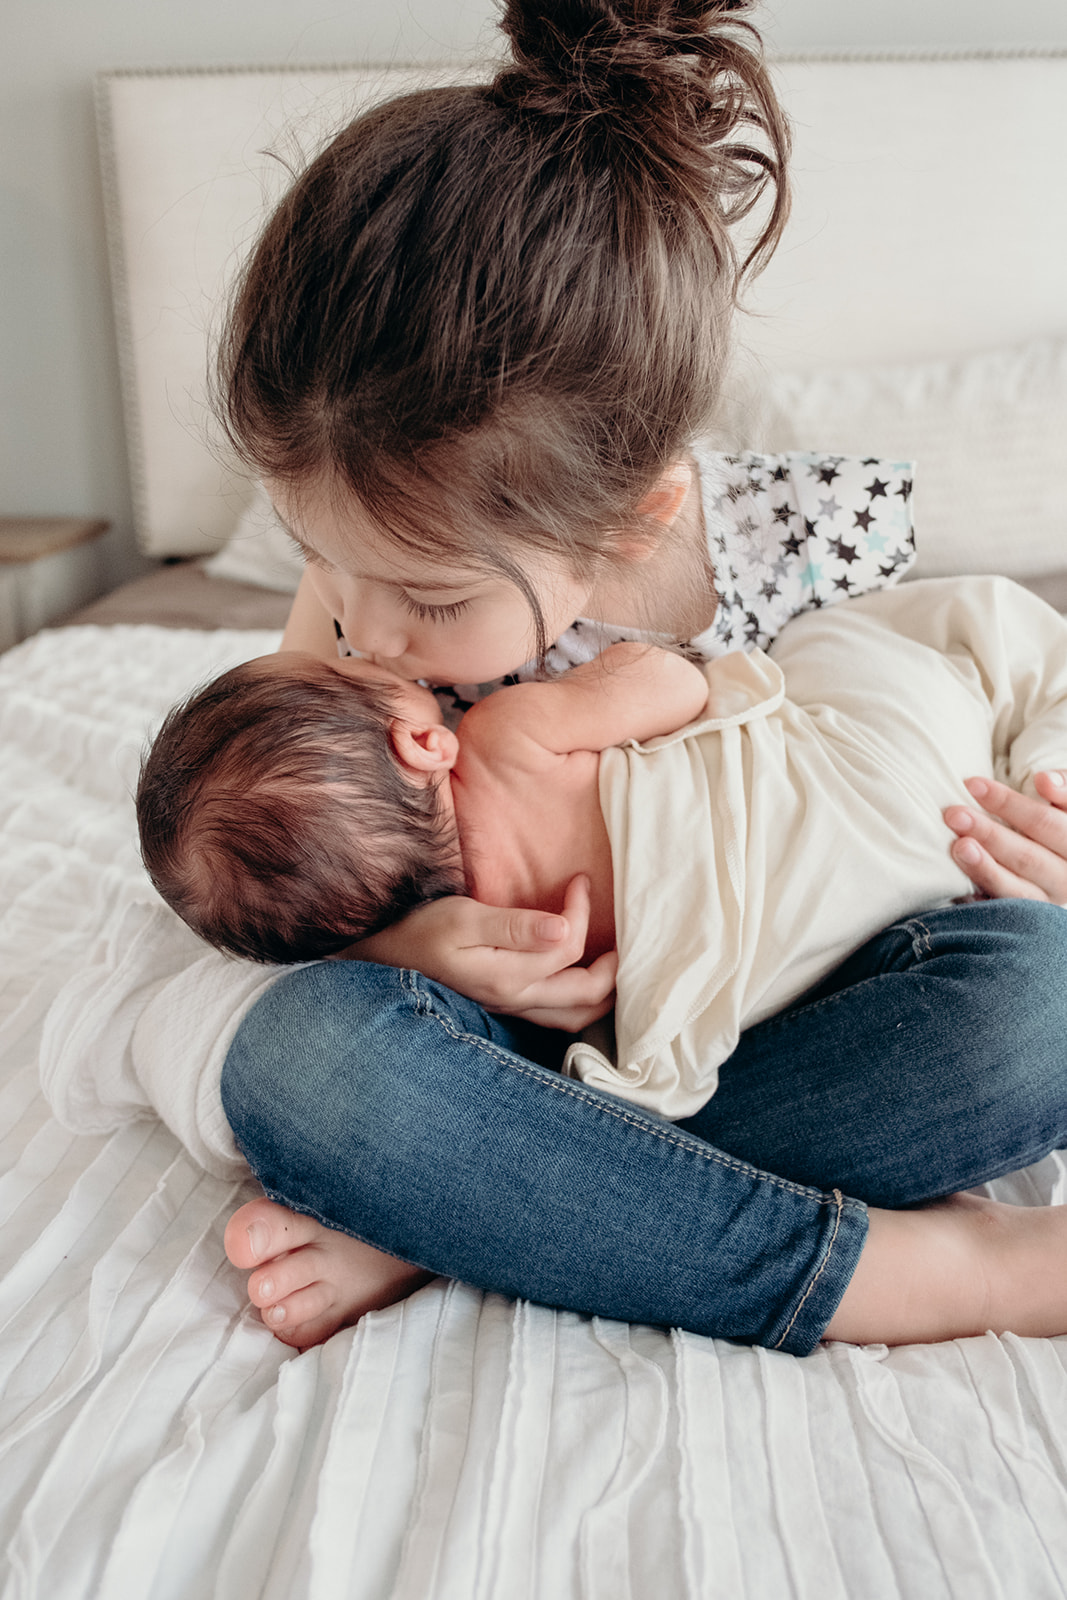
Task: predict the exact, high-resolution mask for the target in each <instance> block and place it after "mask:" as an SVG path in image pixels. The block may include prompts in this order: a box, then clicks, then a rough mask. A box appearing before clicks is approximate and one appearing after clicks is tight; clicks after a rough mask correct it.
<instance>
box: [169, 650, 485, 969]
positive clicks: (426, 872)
mask: <svg viewBox="0 0 1067 1600" xmlns="http://www.w3.org/2000/svg"><path fill="white" fill-rule="evenodd" d="M396 714H397V713H396V709H395V702H394V698H393V694H392V691H391V689H390V687H389V685H388V684H387V683H375V682H369V681H367V680H365V679H353V678H348V677H344V676H342V674H340V673H338V672H336V671H334V670H333V668H331V667H330V666H329V665H328V664H327V663H326V662H320V661H315V660H314V659H313V658H308V660H307V662H306V663H301V666H300V669H299V670H297V669H295V668H293V667H290V668H288V669H287V670H286V671H285V672H275V671H271V670H270V659H269V658H265V659H264V660H263V661H258V662H249V663H246V664H245V665H244V666H239V667H235V668H234V669H233V670H232V671H231V672H226V673H224V674H223V675H222V677H220V678H217V679H216V680H215V681H214V682H213V683H210V684H209V685H208V686H207V687H206V688H205V689H201V690H200V691H199V692H198V693H196V694H194V695H193V696H191V698H190V699H188V700H186V701H185V702H184V703H183V704H182V705H179V706H177V707H175V709H174V710H173V711H171V712H170V714H169V716H168V717H167V718H166V721H165V722H164V723H163V726H162V728H161V729H160V731H159V733H158V735H157V736H156V739H155V740H154V742H153V744H152V747H151V749H150V750H149V752H148V754H147V755H146V757H145V759H144V761H143V763H142V766H141V776H140V781H139V783H138V786H137V822H138V827H139V829H140V835H141V855H142V858H143V860H144V864H145V866H146V868H147V869H148V873H149V876H150V877H151V879H152V882H153V883H154V884H155V886H156V888H157V889H158V891H159V893H160V894H161V895H162V897H163V899H164V900H165V901H166V902H167V904H168V905H169V906H171V907H172V908H173V909H174V910H175V911H176V912H177V913H178V915H179V916H180V917H181V918H182V919H183V920H184V921H185V922H187V923H188V925H189V926H190V927H191V928H192V929H193V930H194V931H195V932H196V933H198V934H200V936H201V937H202V938H204V939H206V940H207V941H208V943H209V944H212V945H214V946H215V947H216V948H217V949H220V950H226V951H229V952H230V953H231V954H234V955H239V956H245V957H248V958H249V959H251V960H253V961H267V962H291V961H315V960H319V959H321V958H323V957H325V956H330V955H335V954H336V953H337V952H338V951H340V950H343V949H344V948H345V946H346V945H349V944H352V943H353V942H354V941H355V940H358V939H362V938H366V937H367V936H368V935H369V934H372V933H377V932H379V931H380V930H381V929H382V928H384V927H387V926H388V925H389V924H390V923H392V922H395V921H398V920H399V919H400V918H401V917H403V916H404V915H405V914H406V913H407V912H408V911H410V910H411V909H413V907H415V906H418V905H423V904H424V903H425V902H427V901H429V900H436V899H439V898H440V897H441V896H442V895H448V894H462V893H463V892H464V888H465V885H464V877H463V869H462V864H461V858H460V853H459V841H458V837H457V835H456V832H455V828H454V826H453V825H452V824H451V822H450V821H449V820H448V819H447V818H444V817H442V815H441V814H440V808H439V806H438V802H437V796H436V791H435V788H434V787H433V786H428V787H426V788H419V787H417V786H416V785H414V784H412V783H410V782H408V780H407V779H406V778H405V777H404V775H403V772H402V771H401V768H400V766H399V764H398V762H397V761H396V758H395V757H394V755H393V749H392V744H391V742H390V737H389V728H390V723H391V721H392V719H393V718H394V717H395V716H396Z"/></svg>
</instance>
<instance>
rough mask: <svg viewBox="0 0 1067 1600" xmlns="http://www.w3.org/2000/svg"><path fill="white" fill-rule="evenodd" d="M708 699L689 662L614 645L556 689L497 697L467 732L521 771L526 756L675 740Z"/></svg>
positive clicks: (646, 648)
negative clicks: (629, 741) (664, 738)
mask: <svg viewBox="0 0 1067 1600" xmlns="http://www.w3.org/2000/svg"><path fill="white" fill-rule="evenodd" d="M707 699H708V683H707V679H706V678H705V676H704V674H703V672H702V671H701V670H700V668H699V667H696V666H694V665H693V663H692V662H690V661H687V660H686V659H685V658H684V656H680V655H677V654H675V653H674V652H673V651H670V650H659V649H656V648H655V647H654V646H652V645H647V644H638V643H632V644H629V643H628V644H614V645H611V646H610V647H609V648H608V649H607V650H605V651H603V653H602V654H601V655H599V656H597V657H596V659H595V660H593V661H588V662H585V663H584V664H583V665H582V666H580V667H575V668H573V670H572V671H570V672H568V673H567V674H566V675H565V676H564V677H562V678H557V679H555V680H554V681H553V682H551V683H521V684H516V685H515V686H514V687H513V688H510V689H503V690H501V691H500V692H499V693H498V694H495V695H491V696H490V697H489V699H488V700H483V701H481V702H480V703H479V704H478V705H477V706H475V707H474V709H473V710H472V711H470V712H468V714H467V717H465V718H464V722H463V728H464V729H466V730H467V733H468V737H470V736H473V737H474V738H476V739H477V741H478V743H479V744H481V745H484V746H488V747H490V748H492V749H494V750H495V753H496V758H497V759H498V760H501V761H519V762H520V763H521V762H522V760H523V754H524V751H525V753H526V754H527V755H530V754H535V755H536V752H539V751H540V752H547V753H548V754H550V755H555V756H563V755H569V754H571V753H572V752H573V751H576V750H593V751H601V750H607V749H608V748H609V747H610V746H611V745H616V744H622V743H623V742H624V741H625V740H627V739H637V740H644V739H652V738H655V737H656V736H657V735H660V734H669V733H674V732H675V731H676V730H677V729H678V728H682V727H684V726H685V724H686V723H687V722H691V721H692V720H693V718H694V717H697V716H699V715H700V713H701V712H702V711H703V710H704V707H705V706H706V704H707ZM462 736H463V735H462V731H461V737H462Z"/></svg>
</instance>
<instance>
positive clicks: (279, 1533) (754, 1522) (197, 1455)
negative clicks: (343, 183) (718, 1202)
mask: <svg viewBox="0 0 1067 1600" xmlns="http://www.w3.org/2000/svg"><path fill="white" fill-rule="evenodd" d="M275 642H276V635H274V634H267V633H262V634H256V633H252V634H250V633H237V632H217V633H194V632H187V631H182V630H164V629H161V628H155V627H118V628H111V629H104V628H96V627H80V628H72V629H68V630H66V631H63V632H54V633H45V634H41V635H38V636H37V637H36V638H34V639H32V640H30V641H29V642H28V643H27V644H25V645H23V646H20V647H19V648H18V649H17V650H15V651H12V652H10V653H9V654H8V655H6V656H3V657H0V772H2V780H0V1213H2V1216H3V1227H2V1230H0V1264H2V1276H0V1330H2V1332H0V1547H2V1548H3V1549H4V1551H5V1553H6V1557H7V1571H6V1577H4V1578H3V1579H2V1580H0V1581H3V1584H4V1587H3V1589H2V1590H0V1596H2V1600H16V1597H17V1600H31V1597H32V1600H83V1597H84V1600H89V1597H93V1600H131V1597H137V1600H175V1597H181V1600H202V1597H204V1596H207V1595H214V1596H216V1597H218V1600H252V1597H260V1596H264V1597H270V1600H302V1597H309V1600H342V1597H344V1600H385V1597H391V1600H431V1597H432V1600H453V1597H454V1600H496V1597H499V1600H522V1597H531V1600H533V1597H536V1600H571V1597H575V1600H577V1597H582V1600H601V1597H603V1600H663V1597H674V1596H679V1597H682V1596H685V1597H690V1596H693V1597H696V1596H700V1597H702V1600H720V1597H721V1600H743V1597H753V1600H782V1597H784V1596H793V1595H795V1596H812V1597H815V1596H817V1597H818V1600H855V1597H857V1596H863V1597H864V1600H882V1597H890V1596H905V1597H908V1600H935V1597H939V1596H952V1597H958V1600H1016V1597H1018V1596H1020V1595H1026V1596H1027V1597H1038V1596H1046V1595H1047V1596H1053V1595H1061V1594H1063V1593H1064V1591H1065V1589H1067V1420H1065V1419H1067V1339H1054V1340H1023V1339H1017V1338H1013V1337H1005V1338H1002V1339H997V1338H994V1337H993V1336H987V1337H985V1338H981V1339H971V1340H963V1341H958V1342H956V1343H954V1344H949V1345H944V1346H936V1347H933V1346H932V1347H909V1348H903V1349H898V1350H894V1351H887V1350H885V1349H884V1348H881V1347H871V1348H867V1349H854V1348H851V1347H847V1346H842V1345H837V1346H828V1347H824V1348H822V1349H820V1350H819V1351H818V1352H817V1353H816V1354H815V1355H813V1356H811V1357H810V1358H808V1359H806V1360H803V1361H801V1360H797V1359H795V1358H793V1357H791V1356H786V1355H781V1354H776V1353H770V1352H766V1351H757V1350H748V1349H742V1348H739V1347H736V1346H732V1345H727V1344H722V1343H718V1342H716V1341H712V1340H707V1339H701V1338H697V1337H694V1336H690V1335H686V1334H678V1333H670V1332H666V1331H663V1330H658V1329H649V1328H643V1327H628V1326H625V1325H622V1324H617V1323H609V1322H603V1321H598V1320H596V1319H586V1318H582V1317H577V1316H574V1315H571V1314H569V1313H568V1314H563V1313H557V1312H553V1311H551V1310H547V1309H545V1308H543V1307H537V1306H530V1305H525V1304H512V1303H509V1302H506V1301H503V1300H501V1299H499V1298H498V1297H494V1296H483V1295H481V1294H479V1293H477V1292H475V1291H474V1290H471V1289H469V1288H467V1287H465V1286H461V1285H454V1284H446V1283H444V1282H436V1283H434V1284H431V1285H430V1286H428V1287H427V1288H426V1289H424V1290H422V1291H421V1292H420V1293H419V1294H417V1295H415V1296H414V1297H413V1298H412V1299H411V1300H410V1301H408V1302H406V1303H405V1304H404V1305H402V1306H398V1307H394V1308H392V1309H391V1310H388V1311H384V1312H379V1313H375V1314H373V1315H371V1316H369V1317H367V1318H366V1319H365V1320H364V1321H363V1323H362V1324H361V1325H360V1326H359V1327H358V1328H356V1329H350V1330H347V1331H345V1332H343V1333H341V1334H338V1335H337V1336H335V1337H334V1338H333V1339H331V1340H330V1341H329V1342H328V1343H327V1344H326V1345H325V1346H323V1347H322V1348H320V1349H318V1350H314V1351H309V1352H307V1353H306V1354H304V1355H301V1356H296V1355H294V1354H293V1353H292V1352H290V1351H288V1350H286V1349H285V1348H284V1347H283V1346H281V1345H280V1344H278V1343H277V1342H276V1341H275V1340H274V1339H273V1338H272V1337H271V1336H270V1335H269V1334H268V1333H267V1332H266V1330H265V1329H264V1328H263V1327H262V1325H261V1324H260V1323H259V1322H258V1320H257V1319H256V1318H255V1317H253V1316H252V1315H251V1314H250V1312H249V1311H248V1310H247V1308H246V1306H245V1302H244V1296H243V1286H242V1279H241V1275H240V1274H238V1273H237V1272H235V1271H233V1270H232V1269H231V1268H230V1266H229V1265H228V1263H227V1262H226V1259H225V1256H224V1254H223V1249H222V1230H223V1227H224V1225H225V1221H226V1219H227V1217H228V1215H229V1213H230V1212H231V1211H232V1209H233V1208H234V1206H235V1205H237V1204H239V1203H240V1202H241V1201H242V1200H243V1199H245V1198H248V1197H249V1196H250V1195H251V1194H252V1193H253V1192H254V1191H253V1189H252V1186H251V1185H250V1183H249V1182H248V1181H247V1178H246V1177H245V1176H244V1174H243V1169H242V1166H241V1163H240V1158H239V1157H238V1156H237V1154H236V1152H235V1151H234V1150H233V1148H232V1145H230V1144H229V1143H228V1133H227V1130H226V1129H225V1124H224V1122H223V1121H222V1120H221V1113H220V1110H219V1107H218V1104H217V1089H213V1088H212V1086H211V1075H210V1073H208V1074H206V1075H205V1076H203V1077H200V1078H193V1079H190V1081H188V1082H186V1081H183V1080H182V1079H181V1074H178V1076H177V1079H175V1078H174V1077H173V1076H172V1078H171V1080H170V1081H169V1083H168V1084H161V1083H160V1082H158V1081H152V1071H151V1062H152V1059H153V1039H159V1038H162V1037H163V1034H164V1032H165V1030H166V1029H167V1028H173V1027H175V1026H177V1025H178V1024H177V1022H176V1021H175V1019H176V1017H178V1016H179V1014H183V1015H184V1019H185V1020H184V1026H185V1028H186V1029H187V1030H188V1034H189V1036H190V1041H189V1042H190V1050H189V1055H190V1058H194V1057H195V1058H197V1059H200V1058H201V1057H202V1056H206V1055H207V1054H209V1053H210V1052H208V1051H207V1050H206V1049H204V1050H200V1049H199V1048H198V1041H199V1044H200V1045H204V1044H205V1041H207V1042H210V1041H212V1040H214V1041H215V1044H216V1047H217V1048H220V1049H224V1040H225V1038H226V1037H227V1036H228V1035H227V1030H228V1029H231V1028H232V1027H234V1026H236V1020H237V1019H238V1018H239V1016H240V1015H241V1014H243V1009H244V1007H246V1006H247V1005H248V1004H250V1003H251V1002H252V1000H253V999H254V998H255V994H256V993H257V992H258V988H257V985H258V986H260V987H261V986H262V984H263V983H265V982H269V981H270V974H269V973H266V974H265V973H263V972H262V971H259V970H258V969H252V970H250V969H248V968H245V967H241V966H240V965H235V964H232V963H223V962H222V961H221V958H217V957H214V956H210V955H207V956H206V955H205V953H204V950H203V947H202V946H201V945H199V944H198V943H197V942H196V941H195V940H194V939H193V938H192V937H191V936H190V935H188V934H187V933H186V932H185V931H184V930H183V929H181V928H180V927H179V926H178V924H177V923H176V922H175V920H174V919H173V918H172V917H171V916H170V914H169V913H167V912H165V911H163V909H162V908H160V907H159V906H158V904H157V902H156V901H155V899H154V897H153V895H152V893H151V891H150V889H149V887H148V885H147V883H146V880H145V879H144V876H143V873H142V870H141V867H140V865H139V862H138V858H137V852H136V841H135V833H134V823H133V809H132V801H131V798H130V796H131V791H132V786H133V782H134V779H135V774H136V769H137V762H138V758H139V754H140V750H141V747H142V745H143V742H144V740H145V738H146V736H147V735H148V734H149V732H150V731H151V729H152V727H153V725H154V723H155V722H156V721H157V720H158V718H159V716H160V715H161V714H162V712H163V711H164V710H165V709H166V707H167V706H168V705H169V704H170V703H171V702H172V701H173V700H174V699H175V698H177V697H178V696H179V695H180V694H182V693H184V692H186V691H187V690H188V689H189V688H191V687H192V686H193V685H194V684H196V683H197V682H199V681H201V680H203V679H205V678H207V677H209V676H211V675H212V674H213V673H214V672H216V671H217V670H220V669H221V668H222V667H223V666H225V665H228V664H230V663H232V662H234V661H236V660H238V659H241V658H243V657H246V656H249V655H254V654H257V653H260V652H261V651H262V650H264V649H267V648H270V647H271V646H272V645H273V644H274V643H275ZM164 992H166V994H167V995H168V996H170V997H171V998H168V999H167V1001H166V1002H165V1005H164V1006H163V1008H162V1009H161V1008H160V1006H159V1005H157V1006H156V1008H155V1010H153V1001H158V999H159V996H160V995H161V994H163V993H164ZM176 994H180V995H181V997H182V1001H181V1007H180V1008H179V1007H178V1005H177V1002H175V1001H173V996H174V995H176ZM168 1007H169V1008H170V1009H167V1008H168ZM154 1029H155V1030H158V1031H157V1032H153V1030H154ZM42 1040H43V1047H42ZM146 1063H147V1065H146ZM42 1068H43V1072H44V1077H45V1081H46V1083H47V1087H48V1094H49V1097H50V1101H51V1104H50V1103H49V1101H46V1099H45V1098H44V1096H43V1094H42V1092H41V1087H40V1076H39V1073H40V1071H41V1069H42ZM153 1102H154V1103H155V1104H157V1105H159V1106H160V1109H161V1110H162V1112H163V1115H164V1117H165V1119H166V1120H165V1121H163V1120H160V1118H159V1117H158V1116H157V1115H156V1114H155V1112H154V1111H153V1110H152V1103H153ZM53 1107H54V1108H55V1113H56V1114H53V1109H52V1108H53ZM175 1130H178V1132H180V1133H181V1135H182V1139H181V1140H180V1139H179V1137H178V1136H177V1133H176V1132H175ZM182 1140H184V1143H183V1142H182ZM198 1141H199V1142H198ZM190 1149H191V1150H192V1151H193V1152H194V1154H195V1156H196V1159H194V1155H193V1154H190ZM997 1192H999V1193H1000V1194H1001V1195H1002V1196H1003V1197H1005V1198H1013V1199H1015V1200H1017V1201H1020V1202H1022V1203H1025V1204H1048V1203H1051V1202H1063V1201H1064V1200H1067V1166H1065V1164H1064V1162H1063V1160H1062V1159H1061V1157H1060V1156H1058V1155H1057V1156H1051V1157H1049V1158H1048V1159H1047V1160H1046V1161H1044V1162H1042V1163H1041V1164H1040V1166H1038V1167H1035V1168H1032V1169H1031V1170H1030V1171H1029V1172H1027V1173H1024V1174H1021V1175H1019V1176H1017V1177H1016V1178H1014V1179H1012V1180H1011V1181H1010V1182H1005V1183H1001V1184H1000V1185H998V1186H997Z"/></svg>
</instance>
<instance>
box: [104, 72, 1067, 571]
mask: <svg viewBox="0 0 1067 1600" xmlns="http://www.w3.org/2000/svg"><path fill="white" fill-rule="evenodd" d="M775 70H776V73H777V76H778V78H779V81H780V85H781V93H782V97H783V99H784V102H785V104H786V106H787V108H788V110H789V112H790V115H791V117H792V119H793V122H794V127H795V135H796V160H795V166H794V182H795V192H796V199H795V206H794V213H793V217H792V220H791V221H790V224H789V229H788V232H787V234H786V237H785V240H784V241H783V244H782V246H781V248H780V249H779V251H778V254H777V256H776V257H775V260H774V261H773V263H772V265H771V267H770V269H769V270H768V271H767V273H766V274H765V275H764V277H763V278H762V279H761V280H760V281H759V284H758V286H757V288H756V290H755V291H754V293H753V295H752V297H751V303H752V306H753V308H754V310H755V311H756V312H757V313H758V315H756V316H754V317H753V318H751V319H749V320H748V322H747V323H746V324H745V326H744V329H743V337H744V342H745V344H746V345H747V346H748V347H749V348H750V350H751V351H752V352H753V353H754V355H755V357H756V359H757V362H758V365H759V368H760V370H761V371H769V372H775V371H777V370H778V369H783V368H784V369H791V370H792V371H794V372H797V371H801V372H802V371H805V370H807V369H811V368H816V367H817V368H822V369H827V368H829V369H833V368H836V367H842V366H857V365H858V366H864V365H866V366H869V365H871V364H879V363H895V362H914V361H918V360H923V359H933V358H941V357H952V356H960V355H965V354H970V353H972V352H978V351H985V350H990V349H993V348H995V347H999V346H1009V345H1015V344H1020V343H1022V342H1024V341H1027V340H1032V339H1035V338H1038V337H1041V336H1047V335H1050V334H1064V333H1067V194H1065V180H1064V174H1065V171H1067V52H1058V53H1057V52H1052V53H1035V54H1027V55H1018V56H1005V55H983V56H944V57H935V58H921V59H920V58H913V57H912V58H904V57H891V58H890V57H886V58H871V57H864V58H859V57H833V58H829V57H828V58H820V59H804V60H800V59H796V60H794V59H788V60H781V61H779V62H777V63H776V67H775ZM477 76H478V72H477V71H476V70H473V69H468V70H466V71H462V70H459V69H449V70H447V71H438V72H427V71H426V70H423V69H412V68H389V69H384V70H378V69H373V68H358V67H351V68H348V67H331V68H328V69H326V68H324V69H310V68H291V69H279V70H271V69H264V70H254V71H237V70H234V71H229V70H224V71H205V72H159V73H139V72H132V73H130V72H118V73H109V74H106V75H104V76H103V77H102V78H101V80H100V83H99V101H98V103H99V120H100V130H101V139H102V147H103V151H104V166H105V173H106V178H107V202H108V212H109V238H110V247H111V254H112V267H113V277H114V285H115V305H116V316H117V321H118V327H119V337H120V343H121V353H122V367H123V382H124V393H125V406H126V418H127V429H128V437H129V450H130V458H131V473H132V477H133V480H134V488H135V498H136V506H137V524H138V536H139V539H140V542H141V545H142V548H143V549H144V550H145V551H146V552H148V553H150V554H155V555H164V554H165V555H174V554H178V555H182V554H193V553H197V552H202V551H206V550H214V549H217V548H218V546H219V543H220V541H221V540H223V539H224V538H225V537H226V536H227V535H228V534H229V532H230V531H231V529H232V527H233V525H234V523H235V521H236V519H237V517H238V515H239V513H240V511H241V509H242V507H243V504H244V501H245V499H246V498H247V493H248V489H247V485H246V484H244V482H243V481H242V480H241V479H240V478H239V477H238V476H236V475H235V474H234V473H233V472H232V471H231V470H230V469H229V468H228V467H227V466H226V465H225V464H224V462H223V461H222V460H221V459H220V457H219V454H218V453H217V449H216V445H215V441H214V440H213V437H212V429H211V425H210V419H209V416H208V411H207V405H206V385H205V374H206V369H207V363H208V348H209V343H210V338H211V330H212V327H213V326H214V325H215V321H216V318H217V311H218V307H219V305H220V303H221V300H222V297H223V294H224V291H225V287H226V284H227V282H228V281H229V280H230V278H231V277H232V275H233V272H234V270H235V268H236V267H237V265H238V264H239V262H240V260H241V258H242V254H243V252H244V251H245V250H246V249H247V248H248V246H249V244H250V242H251V241H252V239H253V238H254V237H255V234H256V231H257V228H258V226H259V223H260V221H261V219H262V217H263V215H264V213H265V211H266V210H267V208H268V207H269V206H270V205H271V204H272V203H273V202H274V201H275V200H276V199H277V197H278V196H279V194H280V193H281V191H282V189H283V188H284V186H285V184H286V182H287V181H288V170H287V166H286V163H287V164H288V167H290V168H291V167H295V166H299V165H300V164H301V163H302V162H303V161H304V160H306V159H307V157H308V156H309V155H311V154H313V153H314V152H315V150H316V149H317V148H318V147H319V145H320V144H321V143H322V141H323V140H324V139H325V138H326V137H327V136H329V134H331V133H332V132H333V131H335V130H336V129H337V128H338V127H339V126H341V125H342V124H343V122H344V121H345V120H346V119H347V118H348V117H349V116H351V115H352V114H353V113H354V111H355V110H356V109H358V108H359V107H360V106H361V105H364V104H366V103H368V102H369V101H371V100H372V99H374V98H382V97H384V96H386V95H390V94H395V93H397V92H400V91H403V90H407V89H410V88H413V87H415V86H417V85H422V84H426V83H440V82H456V81H473V80H474V79H475V78H476V77H477ZM822 443H824V444H828V445H829V444H832V443H833V441H831V440H823V441H822Z"/></svg>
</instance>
